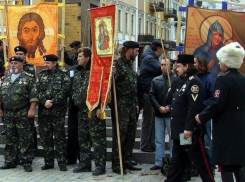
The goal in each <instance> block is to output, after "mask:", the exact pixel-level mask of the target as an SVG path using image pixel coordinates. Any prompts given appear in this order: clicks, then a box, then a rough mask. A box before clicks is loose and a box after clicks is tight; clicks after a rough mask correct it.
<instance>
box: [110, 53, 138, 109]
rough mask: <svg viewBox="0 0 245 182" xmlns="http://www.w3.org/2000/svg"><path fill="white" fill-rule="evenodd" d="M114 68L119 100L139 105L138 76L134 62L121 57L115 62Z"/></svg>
mask: <svg viewBox="0 0 245 182" xmlns="http://www.w3.org/2000/svg"><path fill="white" fill-rule="evenodd" d="M114 66H115V67H116V73H115V74H114V77H115V84H116V94H117V98H118V99H120V100H122V99H123V100H125V101H126V102H132V101H134V102H135V104H136V105H137V74H136V72H135V71H134V67H133V61H132V60H127V59H126V58H123V57H121V58H119V59H118V60H114Z"/></svg>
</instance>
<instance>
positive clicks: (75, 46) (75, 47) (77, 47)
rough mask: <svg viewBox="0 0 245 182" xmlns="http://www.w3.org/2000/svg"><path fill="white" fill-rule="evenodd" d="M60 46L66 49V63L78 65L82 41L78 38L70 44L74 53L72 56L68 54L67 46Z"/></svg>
mask: <svg viewBox="0 0 245 182" xmlns="http://www.w3.org/2000/svg"><path fill="white" fill-rule="evenodd" d="M60 47H61V49H64V51H65V63H66V64H67V65H68V66H74V65H77V57H78V52H79V50H80V48H81V42H80V41H78V40H76V41H73V42H72V43H71V44H70V47H71V52H72V53H73V55H72V56H71V57H70V56H69V55H68V53H67V51H66V46H63V45H61V46H60Z"/></svg>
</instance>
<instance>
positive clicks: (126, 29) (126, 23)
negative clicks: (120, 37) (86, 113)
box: [125, 13, 128, 33]
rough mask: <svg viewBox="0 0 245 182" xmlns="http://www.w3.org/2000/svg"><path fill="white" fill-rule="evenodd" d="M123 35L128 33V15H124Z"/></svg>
mask: <svg viewBox="0 0 245 182" xmlns="http://www.w3.org/2000/svg"><path fill="white" fill-rule="evenodd" d="M125 33H128V13H125Z"/></svg>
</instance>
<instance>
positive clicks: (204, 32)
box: [184, 6, 245, 78]
mask: <svg viewBox="0 0 245 182" xmlns="http://www.w3.org/2000/svg"><path fill="white" fill-rule="evenodd" d="M237 25H239V26H237ZM244 25H245V12H236V11H230V10H211V9H203V8H197V7H193V6H188V8H187V21H186V35H185V50H184V52H185V54H193V55H194V56H203V57H204V58H206V60H207V62H208V66H209V69H210V73H211V74H212V75H213V76H214V77H215V78H216V77H218V75H219V74H220V71H221V70H220V66H219V60H218V58H217V57H216V53H217V51H218V50H219V49H220V48H221V47H223V46H225V45H227V44H229V43H231V42H238V43H240V44H241V45H242V46H243V47H245V36H244ZM239 70H240V71H241V72H242V73H245V64H243V65H242V66H241V68H240V69H239Z"/></svg>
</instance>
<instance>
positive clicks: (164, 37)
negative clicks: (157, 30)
mask: <svg viewBox="0 0 245 182" xmlns="http://www.w3.org/2000/svg"><path fill="white" fill-rule="evenodd" d="M161 33H162V39H165V37H164V28H162V32H161Z"/></svg>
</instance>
